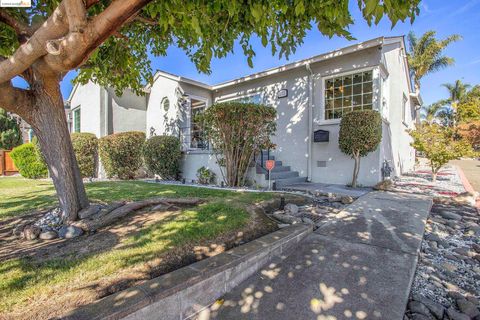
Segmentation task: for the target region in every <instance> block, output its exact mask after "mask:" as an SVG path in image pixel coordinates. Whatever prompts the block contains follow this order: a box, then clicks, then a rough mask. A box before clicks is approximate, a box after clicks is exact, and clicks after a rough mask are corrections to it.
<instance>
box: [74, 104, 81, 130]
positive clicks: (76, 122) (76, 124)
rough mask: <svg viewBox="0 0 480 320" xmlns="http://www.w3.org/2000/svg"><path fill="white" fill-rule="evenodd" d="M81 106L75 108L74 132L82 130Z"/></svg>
mask: <svg viewBox="0 0 480 320" xmlns="http://www.w3.org/2000/svg"><path fill="white" fill-rule="evenodd" d="M80 115H81V111H80V107H78V108H76V109H75V110H73V132H80Z"/></svg>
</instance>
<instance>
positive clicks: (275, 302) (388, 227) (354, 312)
mask: <svg viewBox="0 0 480 320" xmlns="http://www.w3.org/2000/svg"><path fill="white" fill-rule="evenodd" d="M431 204H432V201H431V199H430V198H428V197H424V196H419V195H410V194H401V193H382V192H371V193H369V194H367V195H365V196H363V197H361V198H360V199H358V200H357V201H355V202H354V203H353V204H352V205H350V206H348V207H347V208H346V209H345V210H344V211H343V212H341V213H339V214H337V215H333V216H331V217H329V219H328V220H327V222H326V223H325V224H324V225H323V226H322V227H320V228H319V229H318V230H317V231H316V232H315V233H314V234H312V235H311V236H309V237H307V238H306V239H305V240H304V241H303V242H302V243H300V244H299V247H298V248H297V250H296V252H295V253H293V254H292V255H290V256H289V257H286V258H285V257H284V260H283V261H282V260H277V261H272V262H271V263H270V264H269V265H267V266H265V267H264V268H263V269H262V270H261V271H260V272H258V273H257V274H255V275H254V276H252V277H250V278H249V279H247V280H246V281H244V282H243V283H242V284H241V285H240V286H238V287H237V288H236V289H235V290H233V291H232V292H230V293H229V294H227V295H226V296H225V297H224V303H223V305H222V306H221V307H220V308H218V309H216V308H215V306H214V307H212V308H211V309H210V310H205V311H204V312H203V313H202V314H200V315H199V317H198V319H228V320H233V319H258V320H260V319H262V320H267V319H275V320H277V319H278V320H283V319H285V320H286V319H316V320H323V319H325V320H328V319H335V320H339V319H392V320H395V319H398V320H400V319H403V315H404V312H405V306H406V303H407V299H408V294H409V291H410V285H411V282H412V279H413V275H414V272H415V266H416V264H417V254H418V252H419V248H420V245H421V242H422V236H423V230H424V224H425V220H426V218H427V216H428V213H429V210H430V207H431Z"/></svg>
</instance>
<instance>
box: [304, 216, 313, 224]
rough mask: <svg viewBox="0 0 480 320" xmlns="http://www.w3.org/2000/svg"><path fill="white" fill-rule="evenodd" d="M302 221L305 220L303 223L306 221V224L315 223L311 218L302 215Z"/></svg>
mask: <svg viewBox="0 0 480 320" xmlns="http://www.w3.org/2000/svg"><path fill="white" fill-rule="evenodd" d="M302 221H303V222H305V223H308V224H315V222H313V220H312V219H309V218H307V217H303V218H302Z"/></svg>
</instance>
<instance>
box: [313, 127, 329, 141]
mask: <svg viewBox="0 0 480 320" xmlns="http://www.w3.org/2000/svg"><path fill="white" fill-rule="evenodd" d="M328 141H330V132H329V131H327V130H316V131H315V132H314V133H313V142H328Z"/></svg>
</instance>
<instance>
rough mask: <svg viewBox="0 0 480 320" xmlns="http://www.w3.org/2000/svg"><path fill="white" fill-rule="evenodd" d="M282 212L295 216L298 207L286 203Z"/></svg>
mask: <svg viewBox="0 0 480 320" xmlns="http://www.w3.org/2000/svg"><path fill="white" fill-rule="evenodd" d="M284 210H285V214H289V215H291V216H296V215H297V214H298V206H297V205H296V204H294V203H287V204H286V205H285V208H284Z"/></svg>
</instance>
